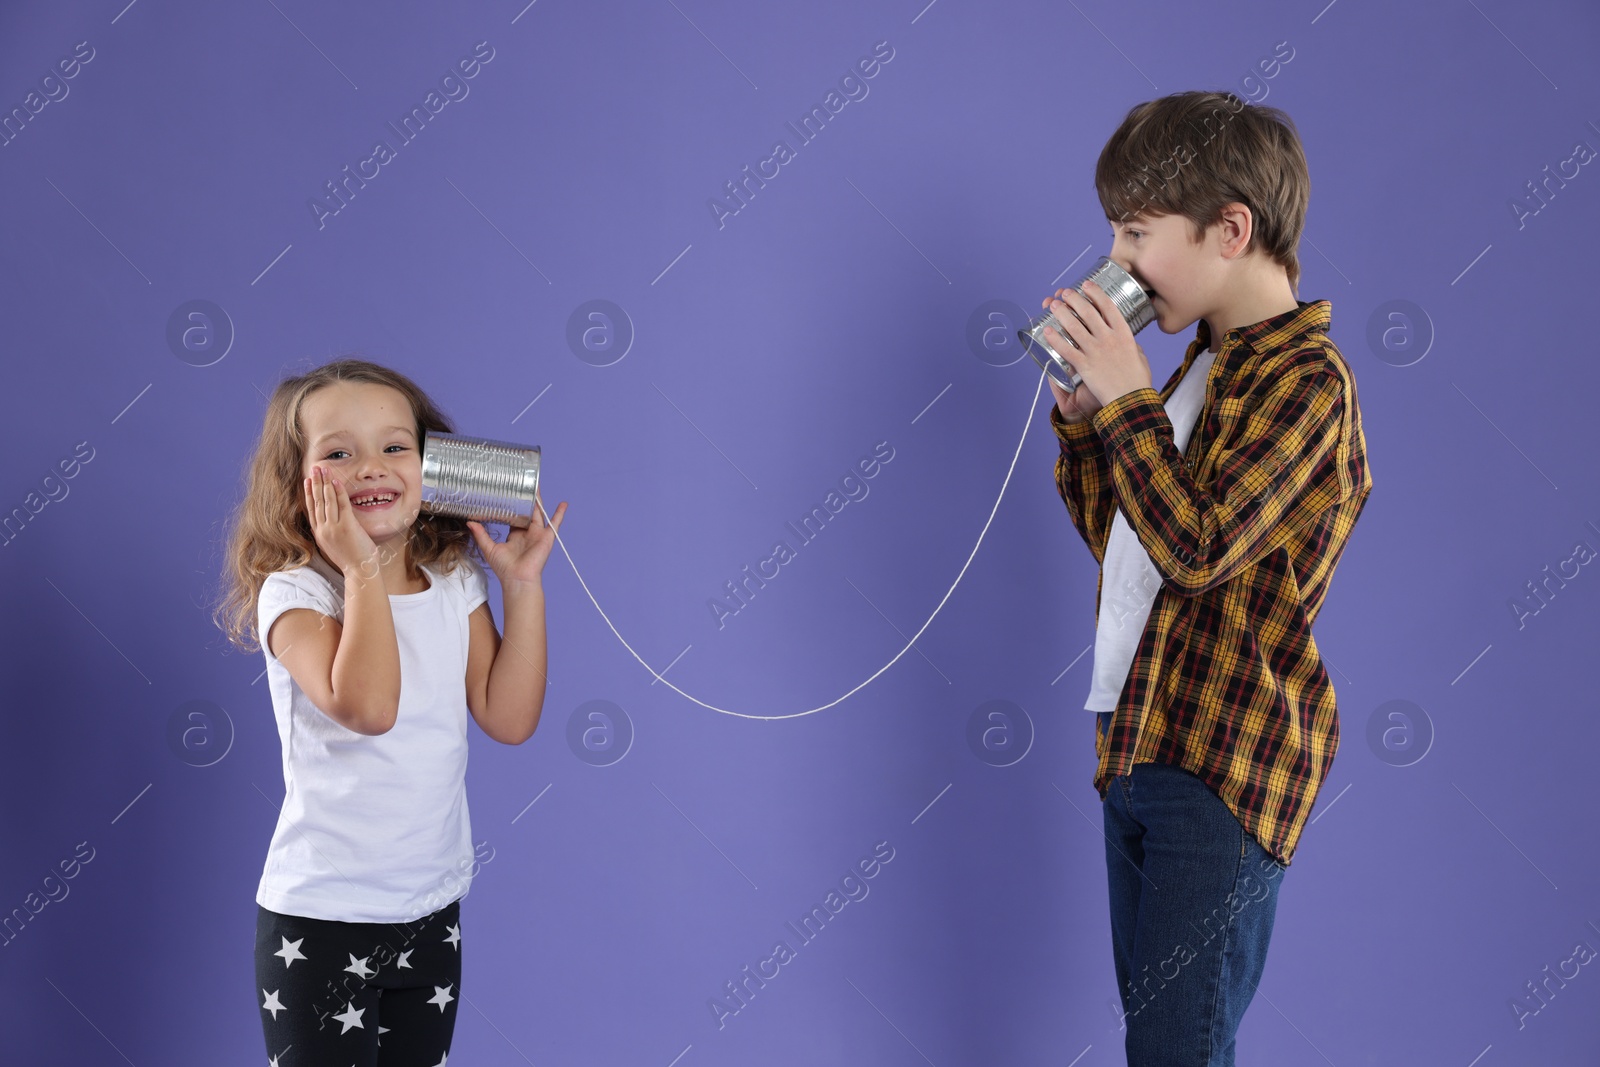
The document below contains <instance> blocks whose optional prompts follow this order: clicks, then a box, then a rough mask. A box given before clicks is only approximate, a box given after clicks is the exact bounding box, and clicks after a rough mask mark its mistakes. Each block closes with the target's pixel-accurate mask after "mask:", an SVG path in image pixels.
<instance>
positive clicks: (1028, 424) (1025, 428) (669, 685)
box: [539, 374, 1045, 722]
mask: <svg viewBox="0 0 1600 1067" xmlns="http://www.w3.org/2000/svg"><path fill="white" fill-rule="evenodd" d="M1044 379H1045V376H1044V374H1040V375H1039V384H1038V386H1037V387H1035V389H1034V391H1033V400H1032V401H1030V402H1029V405H1028V419H1027V421H1026V422H1024V423H1023V425H1022V436H1021V437H1020V438H1019V439H1018V440H1017V450H1016V452H1014V453H1013V454H1012V456H1011V466H1010V467H1009V468H1008V469H1007V470H1006V477H1005V481H1003V482H1001V483H1000V493H999V495H998V496H996V497H995V498H994V507H992V508H990V509H989V517H988V518H987V519H986V520H984V523H983V529H981V530H979V531H978V541H977V543H976V544H974V545H973V546H972V551H971V553H969V554H968V556H967V561H966V562H965V563H963V564H962V565H961V573H959V574H957V575H956V580H955V581H953V582H951V583H950V588H949V589H947V590H945V594H944V597H943V599H941V600H940V601H939V603H938V604H937V605H936V606H935V607H934V609H933V614H932V615H929V616H928V621H927V622H925V623H923V624H922V627H921V629H919V630H917V632H916V633H914V634H912V635H911V640H909V641H907V642H906V646H905V647H904V648H902V649H901V650H900V651H899V652H896V653H895V655H894V659H891V660H890V661H889V662H888V663H885V664H884V665H883V666H882V667H879V668H878V669H877V670H876V671H875V672H873V674H872V675H871V677H869V678H867V679H866V681H864V682H862V683H861V684H860V685H857V686H856V687H855V688H854V689H852V690H850V691H849V692H848V693H845V694H844V695H843V696H840V697H837V698H835V699H833V700H830V701H828V702H827V703H826V704H822V705H820V706H818V707H815V708H808V709H807V710H805V711H795V712H790V713H789V714H787V715H751V714H749V713H748V712H743V711H733V710H731V709H728V708H719V707H717V706H716V705H715V704H707V703H706V702H705V701H703V700H701V699H700V698H699V697H697V696H694V695H693V694H691V693H685V692H684V691H683V690H682V689H679V688H678V687H677V686H675V685H673V684H672V683H671V682H669V681H667V680H666V679H665V678H663V677H662V676H661V675H660V674H658V673H656V670H655V668H654V667H651V666H650V664H648V663H646V662H645V661H644V657H643V656H641V655H639V653H637V652H635V651H634V649H633V646H632V645H630V644H628V639H627V638H625V637H623V636H622V634H621V633H620V632H619V631H618V630H617V627H616V624H615V623H613V622H612V621H611V617H610V616H609V615H607V614H606V611H605V609H604V608H602V607H601V606H600V602H599V601H598V600H596V599H595V598H594V593H593V592H591V591H590V589H589V583H588V582H586V581H584V580H583V575H582V574H581V573H579V571H578V565H577V564H576V563H574V562H573V560H572V553H571V552H569V551H567V543H566V542H565V541H563V540H562V539H561V534H560V532H559V531H557V532H556V543H557V544H559V545H560V546H561V552H562V554H563V555H565V556H566V557H567V563H568V565H570V566H571V567H572V573H573V576H574V577H576V578H577V579H578V584H579V585H581V586H583V591H584V593H586V594H587V595H588V597H589V603H591V604H593V605H594V610H596V611H598V612H599V613H600V617H601V618H602V619H604V620H605V623H606V625H607V626H608V627H610V628H611V632H612V633H613V634H616V637H617V640H618V641H621V642H622V647H623V648H625V649H627V650H628V652H629V654H630V655H632V656H633V658H634V659H636V660H638V661H639V665H640V666H642V667H643V668H644V669H645V670H647V671H649V672H650V674H651V676H652V677H654V678H655V680H656V681H658V682H660V683H662V684H663V685H665V686H666V687H667V688H668V689H671V690H672V691H673V692H674V693H677V694H678V695H679V696H681V697H683V698H685V699H686V700H692V701H693V702H694V703H696V704H699V705H700V706H701V707H702V708H705V709H707V710H709V711H715V712H717V713H718V714H721V715H734V716H737V717H738V718H741V719H760V720H763V721H768V722H770V721H774V720H777V719H798V718H800V717H801V716H803V715H814V714H816V713H817V712H819V711H826V710H827V709H829V708H831V707H833V706H834V705H835V704H838V703H841V702H843V701H845V700H848V699H849V698H850V697H852V696H854V695H855V694H856V693H858V692H860V691H861V690H862V689H864V688H866V687H867V686H868V685H870V684H871V683H872V682H873V681H875V680H876V679H877V678H878V676H879V675H881V674H882V673H883V672H884V671H886V670H888V669H889V668H890V667H893V666H894V665H895V663H896V662H898V661H899V659H900V657H901V656H903V655H905V654H906V653H907V652H910V651H911V646H912V645H914V644H916V643H917V638H919V637H921V636H922V632H923V630H926V629H927V628H928V627H929V626H931V625H932V624H933V620H934V619H936V618H938V617H939V612H940V611H941V610H943V608H944V605H945V602H946V601H948V600H949V599H950V595H951V594H952V593H954V592H955V591H956V586H958V585H960V584H961V579H962V578H964V577H966V574H967V568H968V567H970V566H972V561H973V559H974V558H976V556H977V555H978V549H979V548H981V547H982V546H983V538H984V536H985V535H986V534H988V532H989V526H990V524H991V523H993V522H994V517H995V513H996V512H998V511H999V510H1000V501H1002V500H1004V499H1005V495H1006V489H1007V487H1008V486H1010V485H1011V475H1012V473H1013V472H1014V471H1015V470H1016V469H1017V459H1018V458H1019V457H1020V456H1021V455H1022V446H1023V445H1024V444H1026V443H1027V440H1028V431H1029V430H1030V429H1031V428H1032V427H1033V414H1034V410H1035V409H1036V408H1038V406H1039V394H1040V393H1041V392H1042V391H1043V389H1044ZM539 511H540V512H541V513H543V514H544V521H545V523H546V525H548V524H549V522H550V513H549V512H547V511H545V509H544V503H543V501H541V502H540V503H539Z"/></svg>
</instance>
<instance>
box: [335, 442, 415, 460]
mask: <svg viewBox="0 0 1600 1067" xmlns="http://www.w3.org/2000/svg"><path fill="white" fill-rule="evenodd" d="M391 448H398V449H399V450H400V451H402V452H404V451H405V450H406V446H405V445H388V446H387V447H385V448H384V451H385V452H387V451H388V450H389V449H391ZM342 453H344V449H342V448H336V449H334V450H333V451H332V452H329V453H328V454H327V456H325V457H324V458H325V459H332V458H333V457H334V456H337V455H340V454H342Z"/></svg>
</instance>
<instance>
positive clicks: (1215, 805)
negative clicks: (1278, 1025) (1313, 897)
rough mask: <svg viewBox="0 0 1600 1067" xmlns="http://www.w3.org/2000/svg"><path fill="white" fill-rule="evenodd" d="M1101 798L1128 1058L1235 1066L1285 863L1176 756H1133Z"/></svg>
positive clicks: (1178, 1065) (1142, 1066)
mask: <svg viewBox="0 0 1600 1067" xmlns="http://www.w3.org/2000/svg"><path fill="white" fill-rule="evenodd" d="M1103 807H1104V815H1105V836H1106V878H1107V882H1108V883H1109V885H1110V890H1111V947H1112V951H1113V953H1114V954H1115V956H1116V965H1117V989H1118V991H1119V993H1120V994H1121V997H1122V1011H1123V1017H1122V1020H1123V1023H1124V1025H1125V1026H1126V1027H1127V1031H1128V1035H1127V1040H1126V1047H1127V1055H1128V1064H1129V1067H1149V1065H1155V1064H1159V1065H1161V1067H1191V1065H1193V1067H1202V1065H1203V1067H1232V1065H1233V1049H1234V1034H1235V1033H1236V1032H1237V1031H1238V1029H1239V1021H1240V1020H1241V1019H1242V1018H1243V1017H1244V1010H1245V1008H1246V1007H1248V1006H1249V1004H1250V999H1251V998H1252V997H1253V996H1254V995H1255V991H1256V984H1257V983H1258V982H1260V981H1261V969H1262V967H1263V966H1264V965H1265V964H1266V960H1267V942H1268V941H1269V940H1270V939H1271V937H1272V920H1273V917H1274V916H1275V915H1276V913H1277V909H1278V886H1279V884H1280V882H1281V880H1282V875H1283V871H1284V868H1283V867H1282V866H1281V865H1279V864H1278V863H1277V862H1276V861H1275V860H1274V859H1273V858H1272V857H1271V856H1270V855H1269V854H1268V853H1267V852H1266V850H1265V849H1263V848H1262V847H1261V845H1260V844H1259V843H1258V842H1257V841H1256V839H1255V838H1254V837H1253V836H1251V835H1250V834H1249V833H1248V832H1247V831H1246V830H1245V829H1244V827H1243V826H1241V825H1240V824H1239V820H1238V819H1237V818H1236V817H1235V816H1234V814H1233V812H1231V811H1229V810H1228V807H1227V805H1226V804H1224V803H1223V802H1222V799H1221V798H1220V797H1218V796H1217V795H1216V794H1215V793H1213V792H1212V791H1211V790H1210V788H1208V787H1207V786H1206V784H1205V783H1204V782H1202V781H1201V780H1200V779H1199V778H1197V777H1195V776H1194V775H1193V774H1191V773H1189V772H1188V771H1186V770H1184V769H1183V768H1181V767H1177V766H1174V765H1171V764H1166V763H1137V764H1134V766H1133V769H1132V771H1131V772H1130V773H1128V774H1123V775H1118V776H1117V777H1115V778H1113V779H1112V780H1111V783H1110V785H1109V786H1108V788H1107V790H1106V797H1105V803H1104V805H1103Z"/></svg>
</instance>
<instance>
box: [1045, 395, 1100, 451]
mask: <svg viewBox="0 0 1600 1067" xmlns="http://www.w3.org/2000/svg"><path fill="white" fill-rule="evenodd" d="M1050 425H1051V426H1053V427H1054V428H1055V431H1056V439H1057V440H1059V441H1060V442H1061V451H1063V452H1070V451H1072V449H1073V447H1074V446H1084V445H1088V444H1096V445H1098V444H1099V443H1100V435H1099V434H1098V433H1097V432H1095V428H1094V420H1093V419H1092V418H1091V419H1083V420H1082V421H1080V422H1068V421H1067V420H1066V419H1064V418H1062V417H1061V409H1060V408H1059V407H1057V406H1056V405H1054V404H1051V405H1050Z"/></svg>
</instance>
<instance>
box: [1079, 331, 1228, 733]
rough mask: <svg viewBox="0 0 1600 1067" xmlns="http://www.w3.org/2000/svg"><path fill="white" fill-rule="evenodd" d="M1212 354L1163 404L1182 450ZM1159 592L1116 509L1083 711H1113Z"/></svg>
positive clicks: (1154, 574)
mask: <svg viewBox="0 0 1600 1067" xmlns="http://www.w3.org/2000/svg"><path fill="white" fill-rule="evenodd" d="M1215 356H1216V353H1215V352H1210V351H1206V352H1201V353H1200V354H1199V355H1198V356H1195V357H1194V362H1193V363H1191V364H1189V369H1188V370H1186V371H1184V372H1183V377H1182V378H1181V379H1180V380H1179V381H1178V384H1177V386H1176V388H1174V389H1173V390H1172V395H1171V396H1169V397H1168V398H1167V402H1166V404H1165V405H1164V407H1165V409H1166V412H1167V421H1169V422H1171V423H1172V441H1173V443H1174V444H1175V445H1177V446H1178V451H1179V452H1182V451H1183V450H1184V448H1185V447H1186V446H1187V445H1188V443H1189V434H1190V433H1191V432H1192V431H1193V430H1194V425H1195V422H1196V421H1197V420H1198V418H1199V416H1200V408H1201V406H1202V405H1204V404H1205V400H1206V372H1207V371H1209V370H1210V369H1211V361H1212V359H1213V358H1215ZM1160 589H1161V572H1160V571H1158V570H1156V568H1155V564H1153V563H1151V562H1150V553H1148V552H1146V551H1145V550H1144V545H1142V544H1140V543H1139V535H1138V534H1137V533H1135V532H1134V530H1133V527H1132V526H1130V525H1129V524H1128V520H1127V518H1126V517H1125V516H1124V515H1123V514H1122V508H1121V507H1118V508H1117V509H1116V515H1115V516H1114V517H1113V518H1112V520H1111V535H1110V536H1109V537H1108V538H1107V539H1106V552H1105V557H1104V558H1103V559H1102V560H1101V563H1100V619H1099V622H1098V623H1097V624H1096V626H1095V632H1094V677H1093V679H1092V680H1091V681H1090V683H1089V699H1088V701H1087V702H1086V703H1085V704H1084V708H1086V709H1087V710H1089V711H1114V710H1116V707H1117V698H1118V697H1120V696H1121V695H1122V687H1123V685H1124V684H1126V682H1127V681H1128V670H1129V668H1131V667H1132V666H1133V656H1134V653H1135V652H1137V651H1138V650H1139V638H1140V637H1141V636H1143V634H1144V624H1145V622H1146V621H1148V620H1149V618H1150V605H1151V604H1153V603H1155V599H1156V593H1157V592H1158V591H1159V590H1160Z"/></svg>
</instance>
